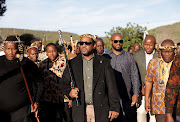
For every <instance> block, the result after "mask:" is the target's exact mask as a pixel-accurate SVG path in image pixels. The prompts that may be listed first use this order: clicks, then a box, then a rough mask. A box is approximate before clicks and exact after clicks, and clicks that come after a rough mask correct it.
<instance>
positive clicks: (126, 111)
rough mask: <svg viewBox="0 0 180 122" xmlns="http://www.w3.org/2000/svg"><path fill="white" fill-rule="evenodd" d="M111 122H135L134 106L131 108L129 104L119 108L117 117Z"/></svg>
mask: <svg viewBox="0 0 180 122" xmlns="http://www.w3.org/2000/svg"><path fill="white" fill-rule="evenodd" d="M113 122H137V112H136V106H133V107H131V106H130V104H129V103H128V102H127V104H123V108H122V106H121V109H120V113H119V117H118V118H117V119H114V120H113Z"/></svg>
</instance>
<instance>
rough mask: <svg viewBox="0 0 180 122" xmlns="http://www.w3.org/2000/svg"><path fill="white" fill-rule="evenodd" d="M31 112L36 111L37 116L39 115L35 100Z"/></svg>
mask: <svg viewBox="0 0 180 122" xmlns="http://www.w3.org/2000/svg"><path fill="white" fill-rule="evenodd" d="M31 113H35V117H37V115H38V104H37V103H36V102H35V103H34V106H33V105H31Z"/></svg>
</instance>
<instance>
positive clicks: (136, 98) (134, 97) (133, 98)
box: [131, 94, 138, 107]
mask: <svg viewBox="0 0 180 122" xmlns="http://www.w3.org/2000/svg"><path fill="white" fill-rule="evenodd" d="M137 102H138V95H137V94H134V95H133V96H132V102H131V107H132V106H134V105H135V104H136V103H137Z"/></svg>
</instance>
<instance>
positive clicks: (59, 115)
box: [39, 102, 64, 122]
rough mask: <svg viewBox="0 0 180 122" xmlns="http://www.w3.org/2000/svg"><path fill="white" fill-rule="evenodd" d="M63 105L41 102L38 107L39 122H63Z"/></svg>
mask: <svg viewBox="0 0 180 122" xmlns="http://www.w3.org/2000/svg"><path fill="white" fill-rule="evenodd" d="M63 111H64V105H63V104H62V103H50V102H43V103H41V105H40V112H39V120H40V122H63Z"/></svg>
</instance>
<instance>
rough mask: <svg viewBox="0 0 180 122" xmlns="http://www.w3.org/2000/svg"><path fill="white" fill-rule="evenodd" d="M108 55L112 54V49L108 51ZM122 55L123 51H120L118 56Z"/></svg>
mask: <svg viewBox="0 0 180 122" xmlns="http://www.w3.org/2000/svg"><path fill="white" fill-rule="evenodd" d="M109 54H114V53H113V51H112V48H111V49H110V50H109ZM122 54H124V50H122V51H121V52H120V53H119V54H118V55H122Z"/></svg>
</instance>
